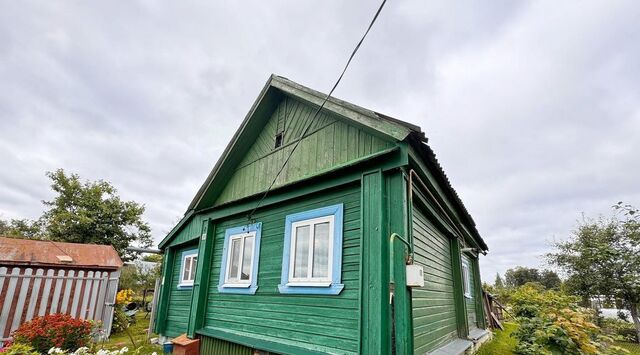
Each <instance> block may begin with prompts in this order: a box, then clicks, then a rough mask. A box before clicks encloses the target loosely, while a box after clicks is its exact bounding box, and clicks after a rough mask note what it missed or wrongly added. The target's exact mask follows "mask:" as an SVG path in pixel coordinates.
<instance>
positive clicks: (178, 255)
mask: <svg viewBox="0 0 640 355" xmlns="http://www.w3.org/2000/svg"><path fill="white" fill-rule="evenodd" d="M195 247H196V245H195V244H190V245H188V246H184V247H182V248H176V249H175V251H173V252H174V253H175V256H174V258H173V269H172V272H171V283H170V284H169V288H168V291H169V300H168V302H167V322H166V327H165V330H164V332H163V334H162V335H165V336H168V337H176V336H178V335H180V334H183V333H185V332H186V331H187V325H188V323H189V313H190V311H191V294H192V292H191V291H192V289H191V288H185V289H178V284H179V283H180V279H179V278H180V268H181V266H182V252H183V251H184V250H189V249H193V248H195Z"/></svg>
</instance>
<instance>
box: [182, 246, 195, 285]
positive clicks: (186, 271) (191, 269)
mask: <svg viewBox="0 0 640 355" xmlns="http://www.w3.org/2000/svg"><path fill="white" fill-rule="evenodd" d="M197 266H198V249H192V250H185V251H183V252H182V264H181V267H180V280H179V282H178V288H190V287H193V281H194V280H195V278H196V267H197Z"/></svg>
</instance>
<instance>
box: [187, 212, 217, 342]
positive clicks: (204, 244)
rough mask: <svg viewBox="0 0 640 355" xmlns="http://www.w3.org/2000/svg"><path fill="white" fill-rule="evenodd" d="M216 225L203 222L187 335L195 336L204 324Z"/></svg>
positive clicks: (208, 221) (207, 221) (206, 221)
mask: <svg viewBox="0 0 640 355" xmlns="http://www.w3.org/2000/svg"><path fill="white" fill-rule="evenodd" d="M213 242H214V226H213V223H211V221H210V220H208V219H207V220H204V221H203V222H202V233H201V236H200V242H199V243H198V266H197V269H196V279H195V282H194V283H193V291H192V295H191V314H190V316H189V327H188V330H187V335H188V336H189V337H190V338H193V336H194V335H195V331H196V329H199V328H202V326H203V325H204V314H205V312H206V306H207V302H206V301H207V293H208V291H209V289H208V286H209V277H210V276H211V255H212V252H213V244H214V243H213Z"/></svg>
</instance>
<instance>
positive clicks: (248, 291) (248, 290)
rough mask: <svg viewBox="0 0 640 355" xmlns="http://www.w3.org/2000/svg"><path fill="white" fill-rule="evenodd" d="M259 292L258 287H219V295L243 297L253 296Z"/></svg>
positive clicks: (226, 285) (223, 285) (232, 285)
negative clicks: (228, 294) (235, 294)
mask: <svg viewBox="0 0 640 355" xmlns="http://www.w3.org/2000/svg"><path fill="white" fill-rule="evenodd" d="M257 290H258V285H237V284H235V285H234V284H222V285H218V292H219V293H237V294H243V295H253V294H255V293H256V291H257Z"/></svg>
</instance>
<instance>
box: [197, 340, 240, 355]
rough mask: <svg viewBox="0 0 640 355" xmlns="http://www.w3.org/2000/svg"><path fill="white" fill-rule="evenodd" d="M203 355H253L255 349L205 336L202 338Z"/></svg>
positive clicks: (201, 351) (201, 348)
mask: <svg viewBox="0 0 640 355" xmlns="http://www.w3.org/2000/svg"><path fill="white" fill-rule="evenodd" d="M200 354H202V355H252V354H253V349H251V348H248V347H246V346H244V345H240V344H234V343H230V342H228V341H224V340H221V339H216V338H211V337H206V336H203V337H201V338H200Z"/></svg>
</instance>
